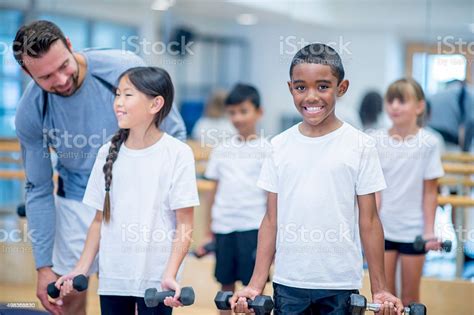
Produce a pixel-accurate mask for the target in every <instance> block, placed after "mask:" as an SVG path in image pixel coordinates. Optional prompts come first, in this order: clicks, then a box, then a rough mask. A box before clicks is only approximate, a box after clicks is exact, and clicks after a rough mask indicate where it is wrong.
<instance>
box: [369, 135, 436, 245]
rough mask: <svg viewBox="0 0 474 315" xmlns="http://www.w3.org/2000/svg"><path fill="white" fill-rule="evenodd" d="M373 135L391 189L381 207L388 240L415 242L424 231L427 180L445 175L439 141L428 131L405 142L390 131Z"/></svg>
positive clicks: (385, 192)
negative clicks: (424, 183)
mask: <svg viewBox="0 0 474 315" xmlns="http://www.w3.org/2000/svg"><path fill="white" fill-rule="evenodd" d="M372 136H373V137H374V138H375V140H376V142H377V150H378V152H379V156H380V162H381V164H382V169H383V173H384V176H385V180H386V181H387V186H388V187H387V189H385V190H384V191H383V192H382V194H381V205H380V219H381V220H382V224H383V228H384V234H385V239H387V240H390V241H394V242H404V243H413V242H414V241H415V237H416V236H417V235H422V234H423V231H424V223H423V222H424V219H423V181H424V180H428V179H435V178H439V177H442V176H443V175H444V171H443V165H442V163H441V153H440V144H439V140H438V139H437V138H436V136H434V135H433V134H432V133H431V132H429V131H427V130H425V129H420V130H419V131H418V133H417V134H416V135H414V136H412V137H408V138H407V139H405V141H401V140H400V139H396V138H393V137H390V136H389V134H388V130H387V129H384V130H378V131H376V132H374V133H373V134H372Z"/></svg>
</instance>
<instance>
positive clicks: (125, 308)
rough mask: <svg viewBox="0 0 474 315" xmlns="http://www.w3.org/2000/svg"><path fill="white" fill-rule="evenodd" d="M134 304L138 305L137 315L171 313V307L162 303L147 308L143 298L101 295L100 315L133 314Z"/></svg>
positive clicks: (169, 314) (165, 314)
mask: <svg viewBox="0 0 474 315" xmlns="http://www.w3.org/2000/svg"><path fill="white" fill-rule="evenodd" d="M135 304H137V306H138V315H171V313H172V311H173V309H172V308H171V307H168V306H166V305H164V304H161V303H160V304H158V306H157V307H150V308H148V307H147V306H146V304H145V300H144V299H143V298H140V297H135V296H116V295H101V296H100V311H101V315H134V314H135Z"/></svg>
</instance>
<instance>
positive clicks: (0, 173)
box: [0, 170, 25, 180]
mask: <svg viewBox="0 0 474 315" xmlns="http://www.w3.org/2000/svg"><path fill="white" fill-rule="evenodd" d="M0 179H17V180H24V179H25V172H24V171H23V170H0Z"/></svg>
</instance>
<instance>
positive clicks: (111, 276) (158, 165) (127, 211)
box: [83, 133, 199, 297]
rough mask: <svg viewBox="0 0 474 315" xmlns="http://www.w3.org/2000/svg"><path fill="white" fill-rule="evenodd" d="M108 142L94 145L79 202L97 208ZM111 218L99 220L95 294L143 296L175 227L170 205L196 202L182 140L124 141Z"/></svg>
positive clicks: (157, 277)
mask: <svg viewBox="0 0 474 315" xmlns="http://www.w3.org/2000/svg"><path fill="white" fill-rule="evenodd" d="M109 147H110V142H109V143H106V144H105V145H103V146H102V148H101V149H100V150H99V153H98V156H97V159H96V162H95V164H94V168H93V169H92V173H91V175H90V178H89V182H88V184H87V189H86V192H85V195H84V199H83V202H84V203H85V204H87V205H89V206H91V207H94V208H96V209H97V210H102V209H103V204H104V197H105V180H104V173H103V171H102V168H103V165H104V163H105V159H106V157H107V154H108V150H109ZM112 174H113V176H112V185H111V189H110V201H111V212H110V214H111V220H110V222H109V223H108V224H105V223H102V227H101V238H100V249H99V274H100V278H99V290H98V294H101V295H121V296H137V297H143V295H144V293H145V290H146V289H148V288H158V290H159V289H160V288H161V285H160V282H161V277H162V274H163V272H164V270H165V268H166V264H167V262H168V259H169V256H170V254H171V249H172V241H173V237H174V232H175V229H176V213H175V212H174V210H177V209H181V208H186V207H193V206H197V205H199V198H198V192H197V184H196V173H195V166H194V157H193V153H192V151H191V149H190V148H189V147H188V145H186V144H185V143H183V142H181V141H179V140H177V139H175V138H173V137H171V136H169V135H168V134H166V133H165V134H164V135H163V137H162V138H161V139H160V140H159V141H158V142H157V143H155V144H153V145H152V146H150V147H148V148H145V149H141V150H132V149H129V148H127V147H126V146H125V145H124V144H122V146H121V147H120V151H119V154H118V158H117V160H116V161H115V163H114V165H113V172H112Z"/></svg>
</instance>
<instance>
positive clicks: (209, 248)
mask: <svg viewBox="0 0 474 315" xmlns="http://www.w3.org/2000/svg"><path fill="white" fill-rule="evenodd" d="M203 248H204V253H203V254H198V253H197V252H196V251H193V252H192V254H193V255H194V256H195V257H196V258H202V257H204V256H206V255H208V254H210V253H213V252H215V251H216V243H215V242H209V243H207V244H206V245H204V246H203Z"/></svg>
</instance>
